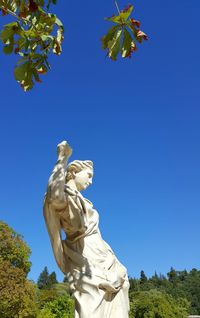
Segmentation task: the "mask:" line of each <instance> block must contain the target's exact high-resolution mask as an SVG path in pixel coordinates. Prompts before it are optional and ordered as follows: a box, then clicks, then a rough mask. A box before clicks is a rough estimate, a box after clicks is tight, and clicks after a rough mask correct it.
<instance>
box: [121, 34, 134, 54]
mask: <svg viewBox="0 0 200 318" xmlns="http://www.w3.org/2000/svg"><path fill="white" fill-rule="evenodd" d="M131 43H132V37H131V35H130V33H129V32H128V31H127V30H126V29H124V38H123V42H122V49H121V51H122V57H123V58H125V57H128V56H130V52H131Z"/></svg>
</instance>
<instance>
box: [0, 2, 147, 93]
mask: <svg viewBox="0 0 200 318" xmlns="http://www.w3.org/2000/svg"><path fill="white" fill-rule="evenodd" d="M115 3H116V5H117V2H116V0H115ZM51 4H54V5H55V4H57V0H0V11H1V12H2V15H3V16H4V15H7V14H10V15H12V16H13V17H14V18H15V19H16V21H15V22H11V23H9V24H6V25H4V28H3V30H2V31H1V32H0V40H1V41H2V43H3V45H4V47H3V51H4V53H5V54H8V55H9V54H12V53H14V54H16V55H18V56H19V60H18V62H17V65H16V67H15V70H14V76H15V79H16V80H17V82H18V83H19V84H20V85H21V87H22V88H23V89H24V91H28V90H30V89H32V88H33V86H34V84H35V83H36V82H38V83H41V82H42V81H41V76H40V75H42V74H46V73H47V72H48V70H50V68H51V67H50V64H49V55H50V54H51V53H53V54H56V55H60V54H61V52H62V42H63V39H64V27H63V24H62V22H61V21H60V20H59V19H58V18H57V16H56V15H55V14H53V13H50V12H49V8H50V5H51ZM117 8H118V5H117ZM132 11H133V6H132V5H128V6H127V7H126V8H125V9H124V10H122V11H119V9H118V15H114V16H112V17H111V18H107V19H106V20H108V21H111V22H112V23H114V24H115V25H114V26H113V27H111V28H110V29H109V31H108V33H107V34H106V35H105V36H103V37H102V48H103V49H107V50H108V56H109V57H110V58H111V59H112V60H116V59H117V56H118V54H119V53H120V54H121V56H122V58H127V57H131V55H132V53H133V52H134V51H136V50H137V46H136V42H139V43H141V42H142V40H143V39H144V40H147V35H146V34H145V33H143V32H142V31H141V30H140V29H139V28H140V22H139V21H137V20H135V19H133V18H130V15H131V13H132Z"/></svg>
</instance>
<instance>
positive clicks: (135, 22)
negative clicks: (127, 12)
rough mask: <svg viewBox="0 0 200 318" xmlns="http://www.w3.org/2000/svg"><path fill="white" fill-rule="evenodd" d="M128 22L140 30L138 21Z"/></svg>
mask: <svg viewBox="0 0 200 318" xmlns="http://www.w3.org/2000/svg"><path fill="white" fill-rule="evenodd" d="M130 21H131V24H132V26H133V27H137V28H140V21H138V20H135V19H133V18H132V19H130Z"/></svg>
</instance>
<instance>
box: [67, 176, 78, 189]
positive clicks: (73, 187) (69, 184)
mask: <svg viewBox="0 0 200 318" xmlns="http://www.w3.org/2000/svg"><path fill="white" fill-rule="evenodd" d="M66 186H68V187H70V188H71V189H72V190H76V191H79V190H78V189H77V186H76V183H75V182H74V180H73V179H70V180H69V181H67V183H66Z"/></svg>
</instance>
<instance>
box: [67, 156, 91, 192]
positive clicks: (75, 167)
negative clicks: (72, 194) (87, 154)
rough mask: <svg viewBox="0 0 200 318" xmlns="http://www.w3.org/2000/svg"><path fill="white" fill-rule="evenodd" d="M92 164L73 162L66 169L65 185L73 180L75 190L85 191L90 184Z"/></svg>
mask: <svg viewBox="0 0 200 318" xmlns="http://www.w3.org/2000/svg"><path fill="white" fill-rule="evenodd" d="M92 178H93V162H92V161H90V160H84V161H82V160H74V161H72V162H71V163H70V164H69V165H68V166H67V169H66V183H67V182H69V181H70V180H73V182H74V183H75V185H76V187H77V190H79V191H81V190H85V189H86V188H87V187H88V186H89V185H90V184H92Z"/></svg>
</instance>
